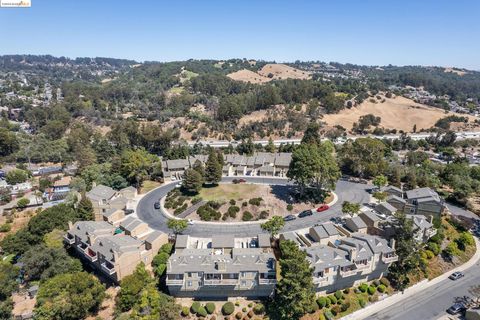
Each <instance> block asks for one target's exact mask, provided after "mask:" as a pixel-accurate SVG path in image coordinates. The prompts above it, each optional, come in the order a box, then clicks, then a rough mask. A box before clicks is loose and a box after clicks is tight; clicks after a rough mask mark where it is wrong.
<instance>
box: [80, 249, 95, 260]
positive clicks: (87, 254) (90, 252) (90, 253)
mask: <svg viewBox="0 0 480 320" xmlns="http://www.w3.org/2000/svg"><path fill="white" fill-rule="evenodd" d="M83 252H84V253H85V257H87V259H88V260H90V261H91V262H95V261H97V260H98V256H97V253H96V252H95V251H93V250H92V249H90V248H87V249H86V250H85V251H83Z"/></svg>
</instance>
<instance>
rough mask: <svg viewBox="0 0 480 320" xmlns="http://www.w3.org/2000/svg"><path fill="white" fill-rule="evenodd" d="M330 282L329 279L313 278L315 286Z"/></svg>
mask: <svg viewBox="0 0 480 320" xmlns="http://www.w3.org/2000/svg"><path fill="white" fill-rule="evenodd" d="M327 281H328V277H313V283H314V284H321V283H324V282H327Z"/></svg>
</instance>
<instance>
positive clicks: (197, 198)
mask: <svg viewBox="0 0 480 320" xmlns="http://www.w3.org/2000/svg"><path fill="white" fill-rule="evenodd" d="M201 201H202V197H199V196H196V197H193V199H192V204H197V203H199V202H201Z"/></svg>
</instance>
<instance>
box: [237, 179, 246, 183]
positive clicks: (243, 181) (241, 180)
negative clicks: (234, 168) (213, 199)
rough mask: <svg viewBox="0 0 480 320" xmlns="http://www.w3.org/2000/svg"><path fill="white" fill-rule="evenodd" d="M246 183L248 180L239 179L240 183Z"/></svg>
mask: <svg viewBox="0 0 480 320" xmlns="http://www.w3.org/2000/svg"><path fill="white" fill-rule="evenodd" d="M245 182H247V180H245V179H238V183H245Z"/></svg>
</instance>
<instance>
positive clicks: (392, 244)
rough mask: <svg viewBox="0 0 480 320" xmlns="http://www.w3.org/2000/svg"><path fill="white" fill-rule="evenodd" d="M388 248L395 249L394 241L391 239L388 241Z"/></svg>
mask: <svg viewBox="0 0 480 320" xmlns="http://www.w3.org/2000/svg"><path fill="white" fill-rule="evenodd" d="M390 248H392V249H395V239H394V238H393V237H392V238H391V239H390Z"/></svg>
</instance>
